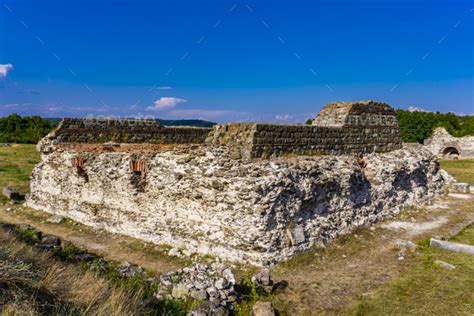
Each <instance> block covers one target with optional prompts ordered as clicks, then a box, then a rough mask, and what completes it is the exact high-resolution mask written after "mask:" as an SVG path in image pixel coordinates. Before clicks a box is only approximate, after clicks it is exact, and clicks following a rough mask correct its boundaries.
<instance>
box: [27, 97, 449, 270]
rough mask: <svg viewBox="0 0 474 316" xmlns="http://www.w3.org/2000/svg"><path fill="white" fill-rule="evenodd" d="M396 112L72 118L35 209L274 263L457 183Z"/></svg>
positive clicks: (174, 244) (354, 107)
mask: <svg viewBox="0 0 474 316" xmlns="http://www.w3.org/2000/svg"><path fill="white" fill-rule="evenodd" d="M399 135H400V131H399V127H398V122H397V120H396V118H395V114H394V111H393V109H392V108H391V107H390V106H388V105H386V104H383V103H377V102H373V101H365V102H354V103H333V104H329V105H327V106H325V107H324V108H323V109H322V111H321V113H320V114H319V115H318V116H317V117H316V118H315V119H314V121H313V123H312V125H276V124H262V123H230V124H223V125H216V126H214V127H213V128H212V129H209V128H196V127H163V126H160V125H159V124H158V123H156V122H155V121H116V120H107V119H104V120H92V119H65V120H63V122H62V123H61V124H60V126H59V127H58V128H57V129H56V130H55V131H53V132H52V133H51V134H49V135H48V136H46V137H45V138H44V139H43V140H42V141H41V142H40V143H39V144H38V150H39V151H40V152H41V154H42V155H41V157H42V160H41V162H40V163H39V164H38V165H37V166H36V167H35V169H34V170H33V173H32V177H31V193H30V194H29V196H28V198H27V204H28V205H29V206H31V207H33V208H36V209H41V210H44V211H46V212H49V213H52V214H56V215H61V216H65V217H69V218H71V219H73V220H76V221H78V222H81V223H83V224H86V225H90V226H94V227H96V228H101V229H105V230H108V231H111V232H115V233H120V234H125V235H129V236H132V237H135V238H139V239H143V240H146V241H151V242H154V243H157V244H161V245H168V246H169V247H170V248H171V250H170V252H172V253H174V254H176V253H181V254H184V255H191V254H193V253H199V254H203V255H212V256H216V257H219V258H221V259H225V260H233V261H240V262H249V263H252V264H256V265H265V264H269V263H271V262H276V261H281V260H286V259H289V258H291V257H292V256H293V255H295V254H297V253H299V252H301V251H304V250H307V249H309V248H310V247H312V246H314V245H322V244H324V243H325V242H327V241H328V240H330V239H332V238H335V237H337V236H338V235H340V234H346V233H349V232H350V231H351V230H352V229H354V228H355V227H357V226H361V225H368V224H371V223H374V222H376V221H379V220H382V219H383V218H385V217H387V216H392V215H394V214H397V213H399V212H400V211H401V210H402V209H403V208H404V207H409V206H415V205H416V206H417V205H420V204H421V203H424V202H427V201H429V200H430V199H432V198H434V197H436V196H437V195H439V194H442V193H443V192H444V186H445V184H446V183H447V182H448V181H449V176H448V175H447V174H446V173H445V172H444V171H442V170H441V169H440V167H439V164H438V161H437V159H436V157H434V156H433V155H432V154H431V153H430V152H429V151H427V150H425V149H423V148H422V146H418V147H414V146H408V147H405V146H403V145H402V143H401V141H400V136H399Z"/></svg>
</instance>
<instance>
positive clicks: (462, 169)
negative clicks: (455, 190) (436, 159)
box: [440, 160, 474, 185]
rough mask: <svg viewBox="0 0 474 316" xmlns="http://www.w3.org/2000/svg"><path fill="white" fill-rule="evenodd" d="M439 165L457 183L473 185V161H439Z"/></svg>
mask: <svg viewBox="0 0 474 316" xmlns="http://www.w3.org/2000/svg"><path fill="white" fill-rule="evenodd" d="M440 164H441V168H443V169H444V170H446V171H447V172H448V173H449V174H450V175H452V176H453V177H454V178H455V179H456V180H457V181H459V182H467V183H469V184H472V185H474V160H441V161H440Z"/></svg>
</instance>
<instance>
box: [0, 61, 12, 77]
mask: <svg viewBox="0 0 474 316" xmlns="http://www.w3.org/2000/svg"><path fill="white" fill-rule="evenodd" d="M11 69H13V65H12V64H0V78H5V77H6V76H7V74H8V72H9V71H10V70H11Z"/></svg>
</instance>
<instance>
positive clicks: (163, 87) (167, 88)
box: [155, 86, 173, 90]
mask: <svg viewBox="0 0 474 316" xmlns="http://www.w3.org/2000/svg"><path fill="white" fill-rule="evenodd" d="M155 89H156V90H171V89H173V87H170V86H162V87H156V88H155Z"/></svg>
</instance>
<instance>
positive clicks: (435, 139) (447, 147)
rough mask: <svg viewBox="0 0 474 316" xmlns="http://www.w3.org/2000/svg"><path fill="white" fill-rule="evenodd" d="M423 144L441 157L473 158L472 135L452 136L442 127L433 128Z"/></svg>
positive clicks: (473, 143)
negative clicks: (431, 134)
mask: <svg viewBox="0 0 474 316" xmlns="http://www.w3.org/2000/svg"><path fill="white" fill-rule="evenodd" d="M424 145H425V146H426V148H427V149H428V150H429V151H431V152H432V153H433V155H436V156H438V157H439V158H442V159H474V136H465V137H453V136H451V134H449V133H448V131H446V129H444V128H442V127H438V128H437V129H435V131H434V132H433V136H431V138H429V139H427V140H425V143H424Z"/></svg>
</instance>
